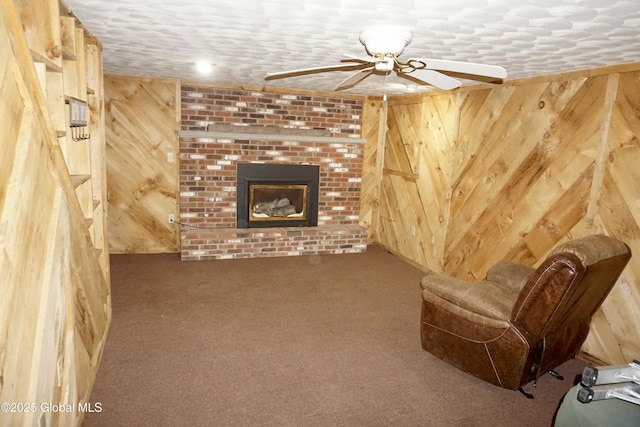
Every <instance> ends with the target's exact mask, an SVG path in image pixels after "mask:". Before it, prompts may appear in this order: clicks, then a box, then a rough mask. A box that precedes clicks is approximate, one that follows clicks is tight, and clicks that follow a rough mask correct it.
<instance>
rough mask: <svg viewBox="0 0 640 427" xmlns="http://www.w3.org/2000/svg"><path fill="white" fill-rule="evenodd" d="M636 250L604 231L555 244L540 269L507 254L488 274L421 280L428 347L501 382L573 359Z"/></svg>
mask: <svg viewBox="0 0 640 427" xmlns="http://www.w3.org/2000/svg"><path fill="white" fill-rule="evenodd" d="M630 257H631V251H630V249H629V247H628V246H627V245H626V244H624V243H623V242H621V241H619V240H616V239H614V238H612V237H608V236H604V235H594V236H587V237H583V238H579V239H576V240H573V241H570V242H567V243H564V244H561V245H559V246H558V247H557V248H555V249H554V250H553V251H552V252H551V254H550V255H549V257H548V258H547V259H546V260H544V262H542V264H541V265H540V266H539V267H538V268H537V269H534V268H531V267H528V266H525V265H521V264H516V263H512V262H507V261H501V262H499V263H497V264H496V265H494V266H493V267H491V269H489V271H488V272H487V277H486V279H485V280H484V281H479V282H468V281H464V280H460V279H456V278H452V277H446V276H442V275H438V274H429V275H427V276H425V277H424V278H423V279H422V281H421V285H422V289H423V291H422V319H421V320H422V321H421V327H420V329H421V336H422V348H424V349H425V350H427V351H428V352H430V353H432V354H434V355H435V356H437V357H439V358H441V359H443V360H445V361H446V362H448V363H450V364H451V365H453V366H456V367H457V368H459V369H462V370H463V371H466V372H468V373H470V374H472V375H475V376H476V377H479V378H481V379H483V380H485V381H487V382H490V383H492V384H495V385H497V386H500V387H504V388H508V389H513V390H518V389H519V390H520V391H522V392H523V393H524V394H525V395H527V397H532V396H531V395H529V394H528V393H526V392H524V390H523V389H522V386H523V385H525V384H527V383H528V382H530V381H532V380H537V378H538V377H539V376H540V375H542V374H544V373H546V372H548V371H552V370H553V369H555V368H556V367H557V366H558V365H560V364H562V363H564V362H565V361H567V360H569V359H572V358H574V357H575V356H576V355H577V353H578V351H579V350H580V347H581V346H582V343H583V342H584V340H585V339H586V337H587V334H588V332H589V325H590V322H591V317H592V316H593V314H594V313H595V312H596V310H597V309H598V308H599V307H600V305H601V304H602V302H603V301H604V299H605V298H606V296H607V295H608V294H609V291H610V290H611V288H612V287H613V285H614V284H615V283H616V281H617V280H618V277H619V276H620V274H621V273H622V270H623V269H624V268H625V266H626V264H627V262H628V261H629V258H630Z"/></svg>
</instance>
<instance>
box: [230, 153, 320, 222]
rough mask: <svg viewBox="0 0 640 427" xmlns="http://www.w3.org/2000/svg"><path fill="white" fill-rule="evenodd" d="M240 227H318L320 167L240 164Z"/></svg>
mask: <svg viewBox="0 0 640 427" xmlns="http://www.w3.org/2000/svg"><path fill="white" fill-rule="evenodd" d="M236 171H237V188H236V189H237V200H236V214H237V215H236V216H237V227H238V228H257V227H315V226H317V225H318V190H319V180H320V168H319V166H317V165H298V164H273V163H238V165H237V170H236Z"/></svg>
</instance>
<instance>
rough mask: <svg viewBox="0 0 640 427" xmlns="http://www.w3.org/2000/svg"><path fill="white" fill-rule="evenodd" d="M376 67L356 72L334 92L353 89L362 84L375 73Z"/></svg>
mask: <svg viewBox="0 0 640 427" xmlns="http://www.w3.org/2000/svg"><path fill="white" fill-rule="evenodd" d="M373 68H374V67H368V68H364V69H362V70H359V71H356V72H355V73H353V74H351V75H350V76H349V77H347V78H346V79H344V80H343V81H341V82H340V83H338V85H337V86H336V87H335V89H334V90H342V89H347V88H350V87H353V86H355V85H357V84H358V83H360V82H361V81H362V80H364V79H365V78H367V77H369V76H370V75H371V74H372V73H373Z"/></svg>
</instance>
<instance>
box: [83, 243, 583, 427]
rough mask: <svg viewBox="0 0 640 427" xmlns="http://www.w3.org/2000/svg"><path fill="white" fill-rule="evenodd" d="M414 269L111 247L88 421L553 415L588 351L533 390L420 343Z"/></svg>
mask: <svg viewBox="0 0 640 427" xmlns="http://www.w3.org/2000/svg"><path fill="white" fill-rule="evenodd" d="M422 275H423V274H422V272H421V271H419V270H418V269H416V268H414V267H412V266H410V265H408V264H406V263H404V262H402V261H401V260H399V259H398V258H397V257H394V256H393V255H391V254H389V253H387V252H386V251H384V250H383V249H381V248H378V247H375V246H373V247H370V248H368V250H367V252H366V253H363V254H347V255H329V256H299V257H288V258H262V259H248V260H220V261H193V262H182V261H180V259H179V256H178V255H175V254H163V255H113V256H112V258H111V277H112V292H113V301H112V302H113V321H112V325H111V330H110V334H109V337H108V339H107V344H106V347H105V350H104V355H103V361H102V364H101V366H100V369H99V371H98V375H97V379H96V382H95V386H94V390H93V394H92V402H94V403H95V402H100V403H101V405H102V412H100V413H93V414H87V416H86V417H85V422H84V425H85V426H510V427H511V426H550V425H552V424H553V419H554V414H555V411H556V410H557V408H558V406H559V404H560V402H561V399H562V397H563V395H564V393H565V392H566V391H567V390H569V389H570V388H571V386H573V385H574V384H575V383H576V382H577V378H578V376H579V375H580V374H581V372H582V369H583V368H584V366H585V365H584V363H583V362H581V361H579V360H573V361H570V362H567V363H565V364H564V365H562V366H560V367H559V368H558V371H559V372H560V373H561V374H563V375H565V378H566V380H565V381H558V380H556V379H554V378H552V377H551V376H550V375H545V376H543V377H542V378H541V379H540V380H539V381H538V385H537V387H536V388H534V387H533V386H532V385H528V386H527V390H528V391H530V392H533V393H534V395H535V399H533V400H529V399H526V398H525V397H524V396H523V395H521V394H520V393H518V392H516V391H510V390H504V389H501V388H499V387H495V386H493V385H490V384H487V383H485V382H483V381H480V380H478V379H476V378H474V377H472V376H470V375H468V374H465V373H463V372H461V371H459V370H457V369H455V368H453V367H451V366H449V365H447V364H446V363H444V362H443V361H441V360H439V359H437V358H436V357H434V356H432V355H431V354H429V353H427V352H425V351H424V350H422V348H421V347H420V332H419V323H420V303H421V299H420V287H419V281H420V278H421V277H422Z"/></svg>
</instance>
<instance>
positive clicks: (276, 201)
mask: <svg viewBox="0 0 640 427" xmlns="http://www.w3.org/2000/svg"><path fill="white" fill-rule="evenodd" d="M307 187H308V186H307V185H305V184H294V185H290V184H250V185H249V215H250V221H300V220H302V221H304V220H306V215H307Z"/></svg>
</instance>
